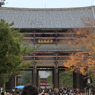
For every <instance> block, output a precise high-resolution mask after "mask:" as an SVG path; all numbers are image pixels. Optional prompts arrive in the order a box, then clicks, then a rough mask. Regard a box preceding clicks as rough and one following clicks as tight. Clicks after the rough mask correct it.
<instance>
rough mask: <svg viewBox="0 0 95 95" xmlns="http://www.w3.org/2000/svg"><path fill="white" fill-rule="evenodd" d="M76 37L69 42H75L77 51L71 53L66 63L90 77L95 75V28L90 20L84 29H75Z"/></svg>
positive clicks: (73, 69) (71, 68)
mask: <svg viewBox="0 0 95 95" xmlns="http://www.w3.org/2000/svg"><path fill="white" fill-rule="evenodd" d="M88 21H89V20H88ZM75 31H76V35H77V36H76V38H75V39H74V40H73V42H71V41H69V44H72V43H75V44H74V46H73V47H74V49H75V48H76V51H77V52H76V53H73V54H71V55H70V57H69V59H68V60H67V61H66V62H65V63H64V66H66V67H68V68H69V69H70V70H71V71H75V72H80V73H81V74H83V75H88V77H94V76H95V73H94V72H95V28H94V22H93V23H92V21H91V20H90V21H89V23H87V24H86V28H84V29H75Z"/></svg>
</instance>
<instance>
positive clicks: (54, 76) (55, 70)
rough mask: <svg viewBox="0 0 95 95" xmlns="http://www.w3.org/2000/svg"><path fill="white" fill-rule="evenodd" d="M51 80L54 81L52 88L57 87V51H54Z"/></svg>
mask: <svg viewBox="0 0 95 95" xmlns="http://www.w3.org/2000/svg"><path fill="white" fill-rule="evenodd" d="M53 82H54V83H53V84H54V88H59V72H58V62H57V52H55V63H54V72H53Z"/></svg>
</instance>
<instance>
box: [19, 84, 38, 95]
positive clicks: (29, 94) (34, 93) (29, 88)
mask: <svg viewBox="0 0 95 95" xmlns="http://www.w3.org/2000/svg"><path fill="white" fill-rule="evenodd" d="M21 95H38V89H37V87H35V86H33V85H26V86H25V87H24V88H23V90H22V94H21Z"/></svg>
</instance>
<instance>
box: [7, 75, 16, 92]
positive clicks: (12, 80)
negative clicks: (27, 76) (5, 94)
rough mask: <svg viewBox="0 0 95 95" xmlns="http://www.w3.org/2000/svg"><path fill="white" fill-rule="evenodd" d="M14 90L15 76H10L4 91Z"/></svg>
mask: <svg viewBox="0 0 95 95" xmlns="http://www.w3.org/2000/svg"><path fill="white" fill-rule="evenodd" d="M14 88H15V75H12V76H11V77H10V79H9V81H8V82H7V83H6V91H11V90H12V89H14Z"/></svg>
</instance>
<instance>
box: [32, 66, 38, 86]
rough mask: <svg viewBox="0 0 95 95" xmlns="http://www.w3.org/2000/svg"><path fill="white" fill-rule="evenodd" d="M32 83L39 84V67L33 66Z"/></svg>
mask: <svg viewBox="0 0 95 95" xmlns="http://www.w3.org/2000/svg"><path fill="white" fill-rule="evenodd" d="M32 84H33V85H35V86H38V72H37V67H36V66H34V67H33V72H32Z"/></svg>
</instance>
